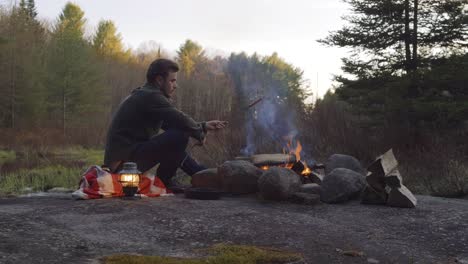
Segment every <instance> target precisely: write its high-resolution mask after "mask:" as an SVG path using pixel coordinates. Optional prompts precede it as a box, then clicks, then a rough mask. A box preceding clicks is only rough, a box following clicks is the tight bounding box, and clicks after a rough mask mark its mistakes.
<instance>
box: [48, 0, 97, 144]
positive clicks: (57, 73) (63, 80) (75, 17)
mask: <svg viewBox="0 0 468 264" xmlns="http://www.w3.org/2000/svg"><path fill="white" fill-rule="evenodd" d="M85 22H86V20H85V18H84V12H83V11H82V10H81V8H80V7H79V6H77V5H75V4H72V3H68V4H66V5H65V7H64V8H63V11H62V13H61V14H60V16H59V20H58V22H57V25H56V27H55V30H54V32H53V35H52V43H51V49H52V50H51V52H50V56H49V61H48V66H49V69H48V72H49V83H48V86H49V95H48V97H49V98H48V99H49V100H48V102H50V105H49V110H50V112H51V113H52V114H53V116H52V118H55V119H57V120H61V126H62V130H63V133H64V135H66V132H67V129H68V126H69V125H71V124H72V123H74V122H79V121H81V120H82V119H83V118H84V117H85V116H84V115H83V114H84V113H96V112H99V111H102V109H103V107H105V106H103V105H102V104H100V103H99V100H101V99H102V96H103V94H102V89H101V85H100V83H101V76H100V72H99V70H98V68H97V67H96V61H95V58H94V56H93V53H92V50H91V46H90V44H89V43H88V42H87V41H86V40H85V39H84V25H85Z"/></svg>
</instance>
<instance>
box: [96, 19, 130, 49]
mask: <svg viewBox="0 0 468 264" xmlns="http://www.w3.org/2000/svg"><path fill="white" fill-rule="evenodd" d="M93 47H94V49H95V50H96V51H97V52H98V54H101V55H104V56H112V57H120V58H122V57H124V56H125V50H124V48H123V44H122V37H121V35H120V34H118V33H117V28H116V26H115V24H114V22H112V21H110V20H102V21H100V22H99V25H98V29H97V32H96V34H95V35H94V38H93Z"/></svg>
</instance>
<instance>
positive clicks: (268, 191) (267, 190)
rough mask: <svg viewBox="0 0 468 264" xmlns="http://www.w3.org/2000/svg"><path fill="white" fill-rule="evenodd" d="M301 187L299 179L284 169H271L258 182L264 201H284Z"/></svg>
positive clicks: (293, 173) (292, 172)
mask: <svg viewBox="0 0 468 264" xmlns="http://www.w3.org/2000/svg"><path fill="white" fill-rule="evenodd" d="M301 185H302V181H301V177H300V176H299V175H297V174H296V173H295V172H294V171H292V170H290V169H286V168H280V167H271V168H269V169H268V170H267V171H265V172H264V173H263V175H262V176H261V177H260V179H259V180H258V188H259V190H260V195H261V196H262V197H263V198H264V199H266V200H286V199H288V198H290V197H291V196H292V195H293V194H294V193H295V192H297V191H299V189H300V187H301Z"/></svg>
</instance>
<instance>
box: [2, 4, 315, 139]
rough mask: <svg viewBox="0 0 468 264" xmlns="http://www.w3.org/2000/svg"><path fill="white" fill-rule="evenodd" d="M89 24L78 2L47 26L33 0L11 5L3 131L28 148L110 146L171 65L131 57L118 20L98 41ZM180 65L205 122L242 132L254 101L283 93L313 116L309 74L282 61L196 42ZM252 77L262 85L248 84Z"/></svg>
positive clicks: (182, 95)
mask: <svg viewBox="0 0 468 264" xmlns="http://www.w3.org/2000/svg"><path fill="white" fill-rule="evenodd" d="M85 26H86V18H85V14H84V12H83V10H82V9H81V8H80V7H79V6H78V5H76V4H73V3H67V4H66V5H65V6H64V8H63V10H62V12H61V14H60V15H59V16H58V18H57V19H56V21H54V22H53V23H45V22H42V21H39V20H38V18H37V11H36V8H35V4H34V1H33V0H22V1H20V3H19V5H18V6H13V7H12V8H9V9H7V8H5V7H2V9H1V13H0V58H1V71H0V107H1V111H0V127H1V128H2V129H4V130H5V131H7V130H10V131H12V133H15V134H17V135H18V134H21V133H24V135H23V136H24V137H23V138H21V137H20V139H21V141H22V143H27V140H30V141H41V140H42V141H44V142H47V143H50V144H53V142H56V143H58V144H82V145H88V146H89V145H94V146H102V144H103V142H104V137H105V132H106V129H107V126H108V123H109V121H110V119H111V115H112V113H113V112H114V110H115V109H116V107H117V106H118V105H119V103H120V102H121V101H122V100H123V98H125V97H126V96H127V95H128V94H129V93H130V91H131V90H132V89H134V88H137V87H138V86H140V85H142V84H143V83H144V80H145V79H144V76H145V72H146V69H147V68H148V65H149V64H150V63H151V62H152V61H153V60H155V59H157V58H160V57H169V58H171V56H169V55H168V52H167V51H165V50H162V49H161V48H160V47H159V46H158V45H156V44H154V43H147V45H143V46H142V47H141V48H139V49H138V50H130V49H126V48H125V45H124V44H123V43H122V37H121V35H120V34H119V33H118V30H117V27H116V25H115V24H114V23H113V22H112V21H110V20H102V21H100V22H99V24H98V26H97V29H96V30H95V32H92V34H86V32H85ZM88 35H90V36H88ZM172 59H174V60H176V61H177V62H178V63H179V65H180V67H181V69H182V70H181V72H180V73H179V89H178V90H177V94H176V100H175V103H176V104H177V106H178V107H179V108H181V109H182V110H183V111H186V112H187V113H189V114H190V115H192V116H193V117H194V118H195V119H198V120H204V119H208V118H211V119H213V118H219V119H229V120H231V119H233V120H232V121H233V122H234V123H235V122H236V121H235V120H237V122H239V123H237V126H239V127H240V126H241V124H240V122H242V120H241V119H242V118H243V115H244V114H247V113H248V111H247V110H246V109H245V107H246V106H247V105H248V103H249V102H250V100H255V99H256V98H257V97H258V96H259V94H264V93H267V91H266V90H268V89H275V91H276V92H277V93H278V97H277V98H275V99H274V100H281V101H284V100H287V101H288V102H290V103H291V105H294V109H297V110H298V111H299V110H301V111H302V109H305V104H304V99H305V98H306V92H305V90H304V89H303V77H302V71H301V70H300V69H298V68H295V67H294V66H293V65H291V64H288V63H286V62H285V61H284V60H283V59H281V58H280V57H279V56H278V55H277V54H276V53H275V54H272V55H271V56H258V55H255V54H254V55H251V56H248V55H246V54H245V53H239V54H231V55H230V56H229V57H228V58H224V57H220V56H218V57H214V58H213V57H208V56H206V55H205V52H204V49H203V47H202V46H201V45H200V44H198V43H196V42H194V41H192V40H186V41H185V42H184V43H183V44H182V45H181V46H180V47H179V49H178V50H177V54H176V56H175V58H172ZM244 67H248V68H244ZM245 72H255V74H258V78H257V79H253V78H250V80H244V79H245V78H244V76H241V75H242V74H243V73H245ZM272 86H274V87H273V88H271V87H272ZM248 89H251V90H252V92H250V91H248ZM234 119H235V120H234ZM234 125H236V124H234ZM28 131H31V132H33V133H35V134H36V135H32V133H29V132H28ZM39 131H41V132H42V133H43V134H41V133H36V132H39ZM12 137H13V136H12ZM35 137H36V138H35ZM48 138H50V140H49V139H48ZM2 141H4V142H3V143H4V144H5V143H6V144H8V143H9V142H11V139H7V140H2ZM35 143H38V142H35ZM39 143H40V142H39Z"/></svg>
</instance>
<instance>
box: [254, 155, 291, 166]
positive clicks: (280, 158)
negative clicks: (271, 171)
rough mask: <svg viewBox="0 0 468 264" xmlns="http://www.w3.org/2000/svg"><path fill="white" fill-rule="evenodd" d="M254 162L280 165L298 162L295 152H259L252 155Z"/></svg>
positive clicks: (256, 163)
mask: <svg viewBox="0 0 468 264" xmlns="http://www.w3.org/2000/svg"><path fill="white" fill-rule="evenodd" d="M250 159H251V161H252V163H253V164H254V165H255V166H257V167H260V166H278V165H282V164H288V163H294V162H296V156H295V155H293V154H257V155H253V156H252V157H250Z"/></svg>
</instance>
